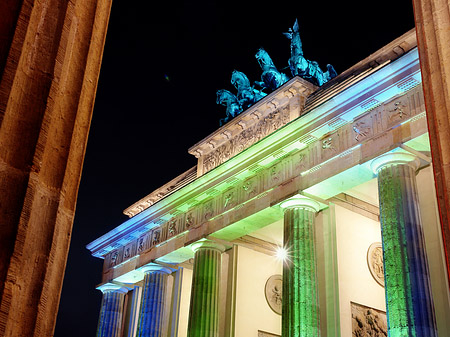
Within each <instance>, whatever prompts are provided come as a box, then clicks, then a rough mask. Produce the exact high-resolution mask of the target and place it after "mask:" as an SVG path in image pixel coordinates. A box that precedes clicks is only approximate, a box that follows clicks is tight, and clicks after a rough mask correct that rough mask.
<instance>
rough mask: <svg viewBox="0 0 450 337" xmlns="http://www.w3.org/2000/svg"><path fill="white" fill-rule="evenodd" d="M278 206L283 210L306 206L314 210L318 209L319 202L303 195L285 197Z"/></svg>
mask: <svg viewBox="0 0 450 337" xmlns="http://www.w3.org/2000/svg"><path fill="white" fill-rule="evenodd" d="M280 207H281V208H282V209H284V210H286V209H289V208H308V209H311V210H312V211H314V212H318V211H319V210H320V204H319V203H318V202H317V201H315V200H313V199H310V198H307V197H304V196H298V197H294V198H290V199H287V200H285V201H283V202H282V203H281V204H280Z"/></svg>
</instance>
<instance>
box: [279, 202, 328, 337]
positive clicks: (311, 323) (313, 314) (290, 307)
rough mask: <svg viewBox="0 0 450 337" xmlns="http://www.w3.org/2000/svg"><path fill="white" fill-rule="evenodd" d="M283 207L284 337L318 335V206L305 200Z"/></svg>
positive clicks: (286, 204)
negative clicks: (316, 217)
mask: <svg viewBox="0 0 450 337" xmlns="http://www.w3.org/2000/svg"><path fill="white" fill-rule="evenodd" d="M281 207H282V208H284V240H283V241H284V248H285V249H286V250H287V259H286V261H285V263H284V264H283V307H282V310H283V311H282V336H283V337H316V336H320V320H319V300H318V291H317V270H316V269H317V266H316V252H315V237H314V236H315V233H314V232H315V230H314V219H315V214H316V212H317V211H318V210H319V204H318V203H317V202H315V201H314V200H311V199H307V198H295V199H289V200H287V201H285V202H283V203H282V204H281Z"/></svg>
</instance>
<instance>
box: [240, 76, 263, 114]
mask: <svg viewBox="0 0 450 337" xmlns="http://www.w3.org/2000/svg"><path fill="white" fill-rule="evenodd" d="M231 84H232V85H234V87H235V88H236V89H237V91H238V93H237V99H238V101H239V104H240V105H241V107H242V109H243V110H246V109H247V108H249V107H250V106H252V105H253V104H255V103H256V102H257V101H259V100H260V99H261V98H263V97H264V96H266V95H267V94H265V93H263V92H262V91H261V90H257V89H255V88H253V86H251V85H250V81H249V79H248V77H247V76H246V75H245V74H244V73H243V72H240V71H237V70H233V73H232V74H231Z"/></svg>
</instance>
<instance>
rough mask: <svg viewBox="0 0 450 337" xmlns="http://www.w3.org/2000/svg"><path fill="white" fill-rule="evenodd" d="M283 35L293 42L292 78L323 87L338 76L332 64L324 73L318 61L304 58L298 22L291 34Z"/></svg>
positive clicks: (290, 66) (290, 30)
mask: <svg viewBox="0 0 450 337" xmlns="http://www.w3.org/2000/svg"><path fill="white" fill-rule="evenodd" d="M283 34H284V35H285V36H286V37H287V38H288V39H289V40H291V57H290V58H289V68H291V73H292V76H300V77H302V78H304V79H305V80H308V81H310V82H311V83H313V84H315V85H318V86H321V85H323V84H324V83H326V82H328V81H329V80H331V79H332V78H333V77H335V76H336V75H337V73H336V70H334V68H333V66H332V65H331V64H327V71H326V72H323V71H322V69H320V67H319V64H318V63H317V62H316V61H310V60H307V59H306V58H305V57H304V56H303V49H302V41H301V39H300V33H299V30H298V22H297V20H295V23H294V26H293V27H292V28H289V32H288V33H283Z"/></svg>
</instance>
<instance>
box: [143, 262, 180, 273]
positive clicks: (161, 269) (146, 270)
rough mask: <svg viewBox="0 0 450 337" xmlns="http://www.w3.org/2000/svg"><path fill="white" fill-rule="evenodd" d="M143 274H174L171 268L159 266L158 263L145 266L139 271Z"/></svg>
mask: <svg viewBox="0 0 450 337" xmlns="http://www.w3.org/2000/svg"><path fill="white" fill-rule="evenodd" d="M139 270H140V271H141V272H143V273H144V274H148V273H156V272H158V273H163V274H169V275H170V274H172V270H171V269H170V268H167V267H164V266H161V265H159V264H156V263H150V264H146V265H145V266H142V267H141V268H140V269H139Z"/></svg>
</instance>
